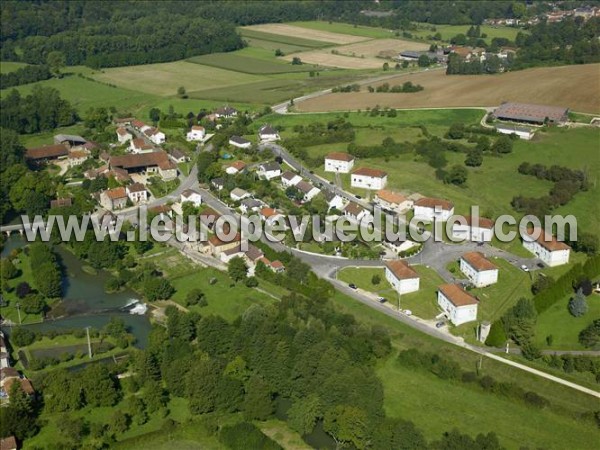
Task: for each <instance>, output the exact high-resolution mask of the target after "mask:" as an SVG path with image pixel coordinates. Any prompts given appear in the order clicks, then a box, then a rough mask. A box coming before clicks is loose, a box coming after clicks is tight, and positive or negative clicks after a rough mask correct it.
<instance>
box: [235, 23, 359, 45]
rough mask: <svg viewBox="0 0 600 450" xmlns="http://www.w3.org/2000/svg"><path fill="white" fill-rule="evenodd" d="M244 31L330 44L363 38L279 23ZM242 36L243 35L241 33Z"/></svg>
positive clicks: (257, 26)
mask: <svg viewBox="0 0 600 450" xmlns="http://www.w3.org/2000/svg"><path fill="white" fill-rule="evenodd" d="M243 29H244V30H251V31H260V32H262V33H268V34H275V35H282V36H287V37H291V38H299V39H308V40H312V41H321V42H329V43H331V44H338V45H343V44H351V43H353V42H360V41H364V40H365V37H363V36H352V35H350V34H342V33H332V32H330V31H323V30H311V29H307V28H303V27H297V26H294V25H287V24H281V23H267V24H263V25H250V26H248V27H243ZM242 34H243V33H242Z"/></svg>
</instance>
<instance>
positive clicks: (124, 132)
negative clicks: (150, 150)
mask: <svg viewBox="0 0 600 450" xmlns="http://www.w3.org/2000/svg"><path fill="white" fill-rule="evenodd" d="M117 134H119V135H120V136H127V135H128V134H129V132H128V131H127V130H126V129H125V128H123V127H119V128H117Z"/></svg>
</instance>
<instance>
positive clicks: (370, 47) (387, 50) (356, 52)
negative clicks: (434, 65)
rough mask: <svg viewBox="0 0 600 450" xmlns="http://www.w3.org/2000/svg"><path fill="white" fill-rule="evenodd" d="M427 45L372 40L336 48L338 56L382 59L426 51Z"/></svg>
mask: <svg viewBox="0 0 600 450" xmlns="http://www.w3.org/2000/svg"><path fill="white" fill-rule="evenodd" d="M428 49H429V44H425V43H423V42H413V41H406V40H402V39H374V40H371V41H365V42H358V43H356V44H349V45H342V46H339V47H336V49H335V50H336V52H338V53H339V54H340V55H349V56H356V57H359V58H360V57H365V58H382V57H391V56H397V55H398V53H400V52H403V51H405V50H415V51H422V50H428Z"/></svg>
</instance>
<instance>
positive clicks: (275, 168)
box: [258, 161, 281, 180]
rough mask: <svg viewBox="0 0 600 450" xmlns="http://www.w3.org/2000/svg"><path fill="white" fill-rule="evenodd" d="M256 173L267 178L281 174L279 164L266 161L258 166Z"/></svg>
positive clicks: (270, 178)
mask: <svg viewBox="0 0 600 450" xmlns="http://www.w3.org/2000/svg"><path fill="white" fill-rule="evenodd" d="M258 175H259V176H260V177H262V178H265V179H267V180H272V179H273V178H277V177H279V176H281V166H280V165H279V163H278V162H274V161H273V162H268V163H264V164H261V165H260V166H258Z"/></svg>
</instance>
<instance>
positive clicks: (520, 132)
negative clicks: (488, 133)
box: [496, 125, 535, 141]
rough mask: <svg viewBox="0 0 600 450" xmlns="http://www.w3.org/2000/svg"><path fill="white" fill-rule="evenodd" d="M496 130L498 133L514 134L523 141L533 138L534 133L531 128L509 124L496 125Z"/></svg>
mask: <svg viewBox="0 0 600 450" xmlns="http://www.w3.org/2000/svg"><path fill="white" fill-rule="evenodd" d="M496 131H497V132H498V133H502V134H508V135H512V134H516V135H517V136H518V137H519V139H523V140H525V141H529V140H531V139H532V138H533V135H534V134H535V131H534V130H532V129H531V128H525V127H516V126H510V125H496Z"/></svg>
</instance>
